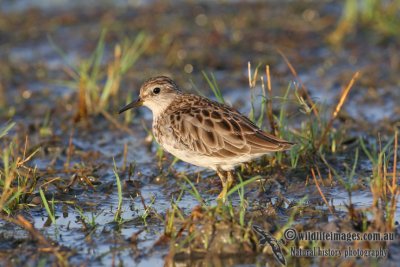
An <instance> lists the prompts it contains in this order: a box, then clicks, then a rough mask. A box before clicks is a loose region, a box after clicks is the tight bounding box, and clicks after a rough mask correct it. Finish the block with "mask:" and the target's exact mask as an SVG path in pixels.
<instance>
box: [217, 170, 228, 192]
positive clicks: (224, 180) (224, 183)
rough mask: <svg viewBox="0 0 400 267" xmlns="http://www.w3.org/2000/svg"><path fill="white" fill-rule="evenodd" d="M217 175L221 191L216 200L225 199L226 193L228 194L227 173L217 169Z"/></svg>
mask: <svg viewBox="0 0 400 267" xmlns="http://www.w3.org/2000/svg"><path fill="white" fill-rule="evenodd" d="M217 174H218V176H219V178H220V179H221V183H222V191H221V193H219V195H218V199H225V196H226V193H227V192H228V189H227V177H226V176H227V175H226V174H227V172H226V171H223V170H221V169H217Z"/></svg>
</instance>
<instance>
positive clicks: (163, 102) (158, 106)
mask: <svg viewBox="0 0 400 267" xmlns="http://www.w3.org/2000/svg"><path fill="white" fill-rule="evenodd" d="M174 98H175V96H170V97H169V96H168V97H157V98H152V99H149V100H146V101H144V102H143V106H145V107H148V108H149V109H150V110H151V111H152V112H153V118H156V117H158V116H159V115H160V114H162V113H164V111H165V110H166V109H167V107H168V106H169V105H170V104H171V103H172V101H174Z"/></svg>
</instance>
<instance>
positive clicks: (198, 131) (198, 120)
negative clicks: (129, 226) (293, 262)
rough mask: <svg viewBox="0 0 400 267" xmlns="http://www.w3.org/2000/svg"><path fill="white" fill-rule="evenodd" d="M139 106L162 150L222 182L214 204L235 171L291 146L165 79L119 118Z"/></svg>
mask: <svg viewBox="0 0 400 267" xmlns="http://www.w3.org/2000/svg"><path fill="white" fill-rule="evenodd" d="M139 106H146V107H148V108H149V109H151V111H152V112H153V134H154V137H155V139H156V141H157V142H158V143H159V144H160V145H161V146H162V147H163V149H164V150H166V151H167V152H169V153H171V154H172V155H174V156H176V157H177V158H179V159H181V160H183V161H186V162H189V163H191V164H194V165H197V166H201V167H206V168H211V169H213V170H215V171H216V172H217V174H218V176H219V177H220V179H221V181H222V191H221V193H220V194H219V196H218V198H222V199H225V196H226V194H227V192H228V190H229V188H230V187H231V186H232V183H233V182H234V177H233V173H232V171H233V170H234V168H235V166H237V165H239V164H240V163H243V162H247V161H250V160H252V159H254V158H257V157H260V156H262V155H264V154H267V153H270V152H274V151H281V150H286V149H289V148H290V147H291V146H292V145H293V143H291V142H288V141H285V140H282V139H279V138H277V137H275V136H273V135H271V134H269V133H266V132H264V131H262V130H261V129H260V128H258V127H257V126H256V125H255V124H254V123H253V122H252V121H250V120H249V119H248V118H247V117H246V116H243V115H242V114H240V113H239V112H238V111H236V110H235V109H233V108H231V107H229V106H227V105H224V104H220V103H217V102H214V101H212V100H209V99H207V98H204V97H201V96H198V95H194V94H188V93H184V92H182V91H181V90H180V89H179V88H178V86H177V85H176V83H175V82H174V81H173V80H172V79H170V78H168V77H165V76H159V77H154V78H151V79H149V80H147V81H146V82H145V83H144V84H143V85H142V87H141V88H140V95H139V98H138V99H137V100H136V101H133V102H132V103H130V104H128V105H126V106H125V107H123V108H122V109H121V110H120V111H119V113H120V114H121V113H122V112H124V111H126V110H128V109H131V108H136V107H139Z"/></svg>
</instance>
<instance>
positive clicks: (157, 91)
mask: <svg viewBox="0 0 400 267" xmlns="http://www.w3.org/2000/svg"><path fill="white" fill-rule="evenodd" d="M160 91H161V89H160V87H156V88H154V89H153V93H155V94H158V93H160Z"/></svg>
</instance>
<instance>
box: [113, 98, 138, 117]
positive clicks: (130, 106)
mask: <svg viewBox="0 0 400 267" xmlns="http://www.w3.org/2000/svg"><path fill="white" fill-rule="evenodd" d="M141 105H143V101H142V100H141V99H140V98H138V99H136V100H135V101H133V102H131V103H129V104H128V105H126V106H125V107H123V108H121V109H120V110H119V111H118V114H121V113H122V112H124V111H127V110H128V109H131V108H137V107H140V106H141Z"/></svg>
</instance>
